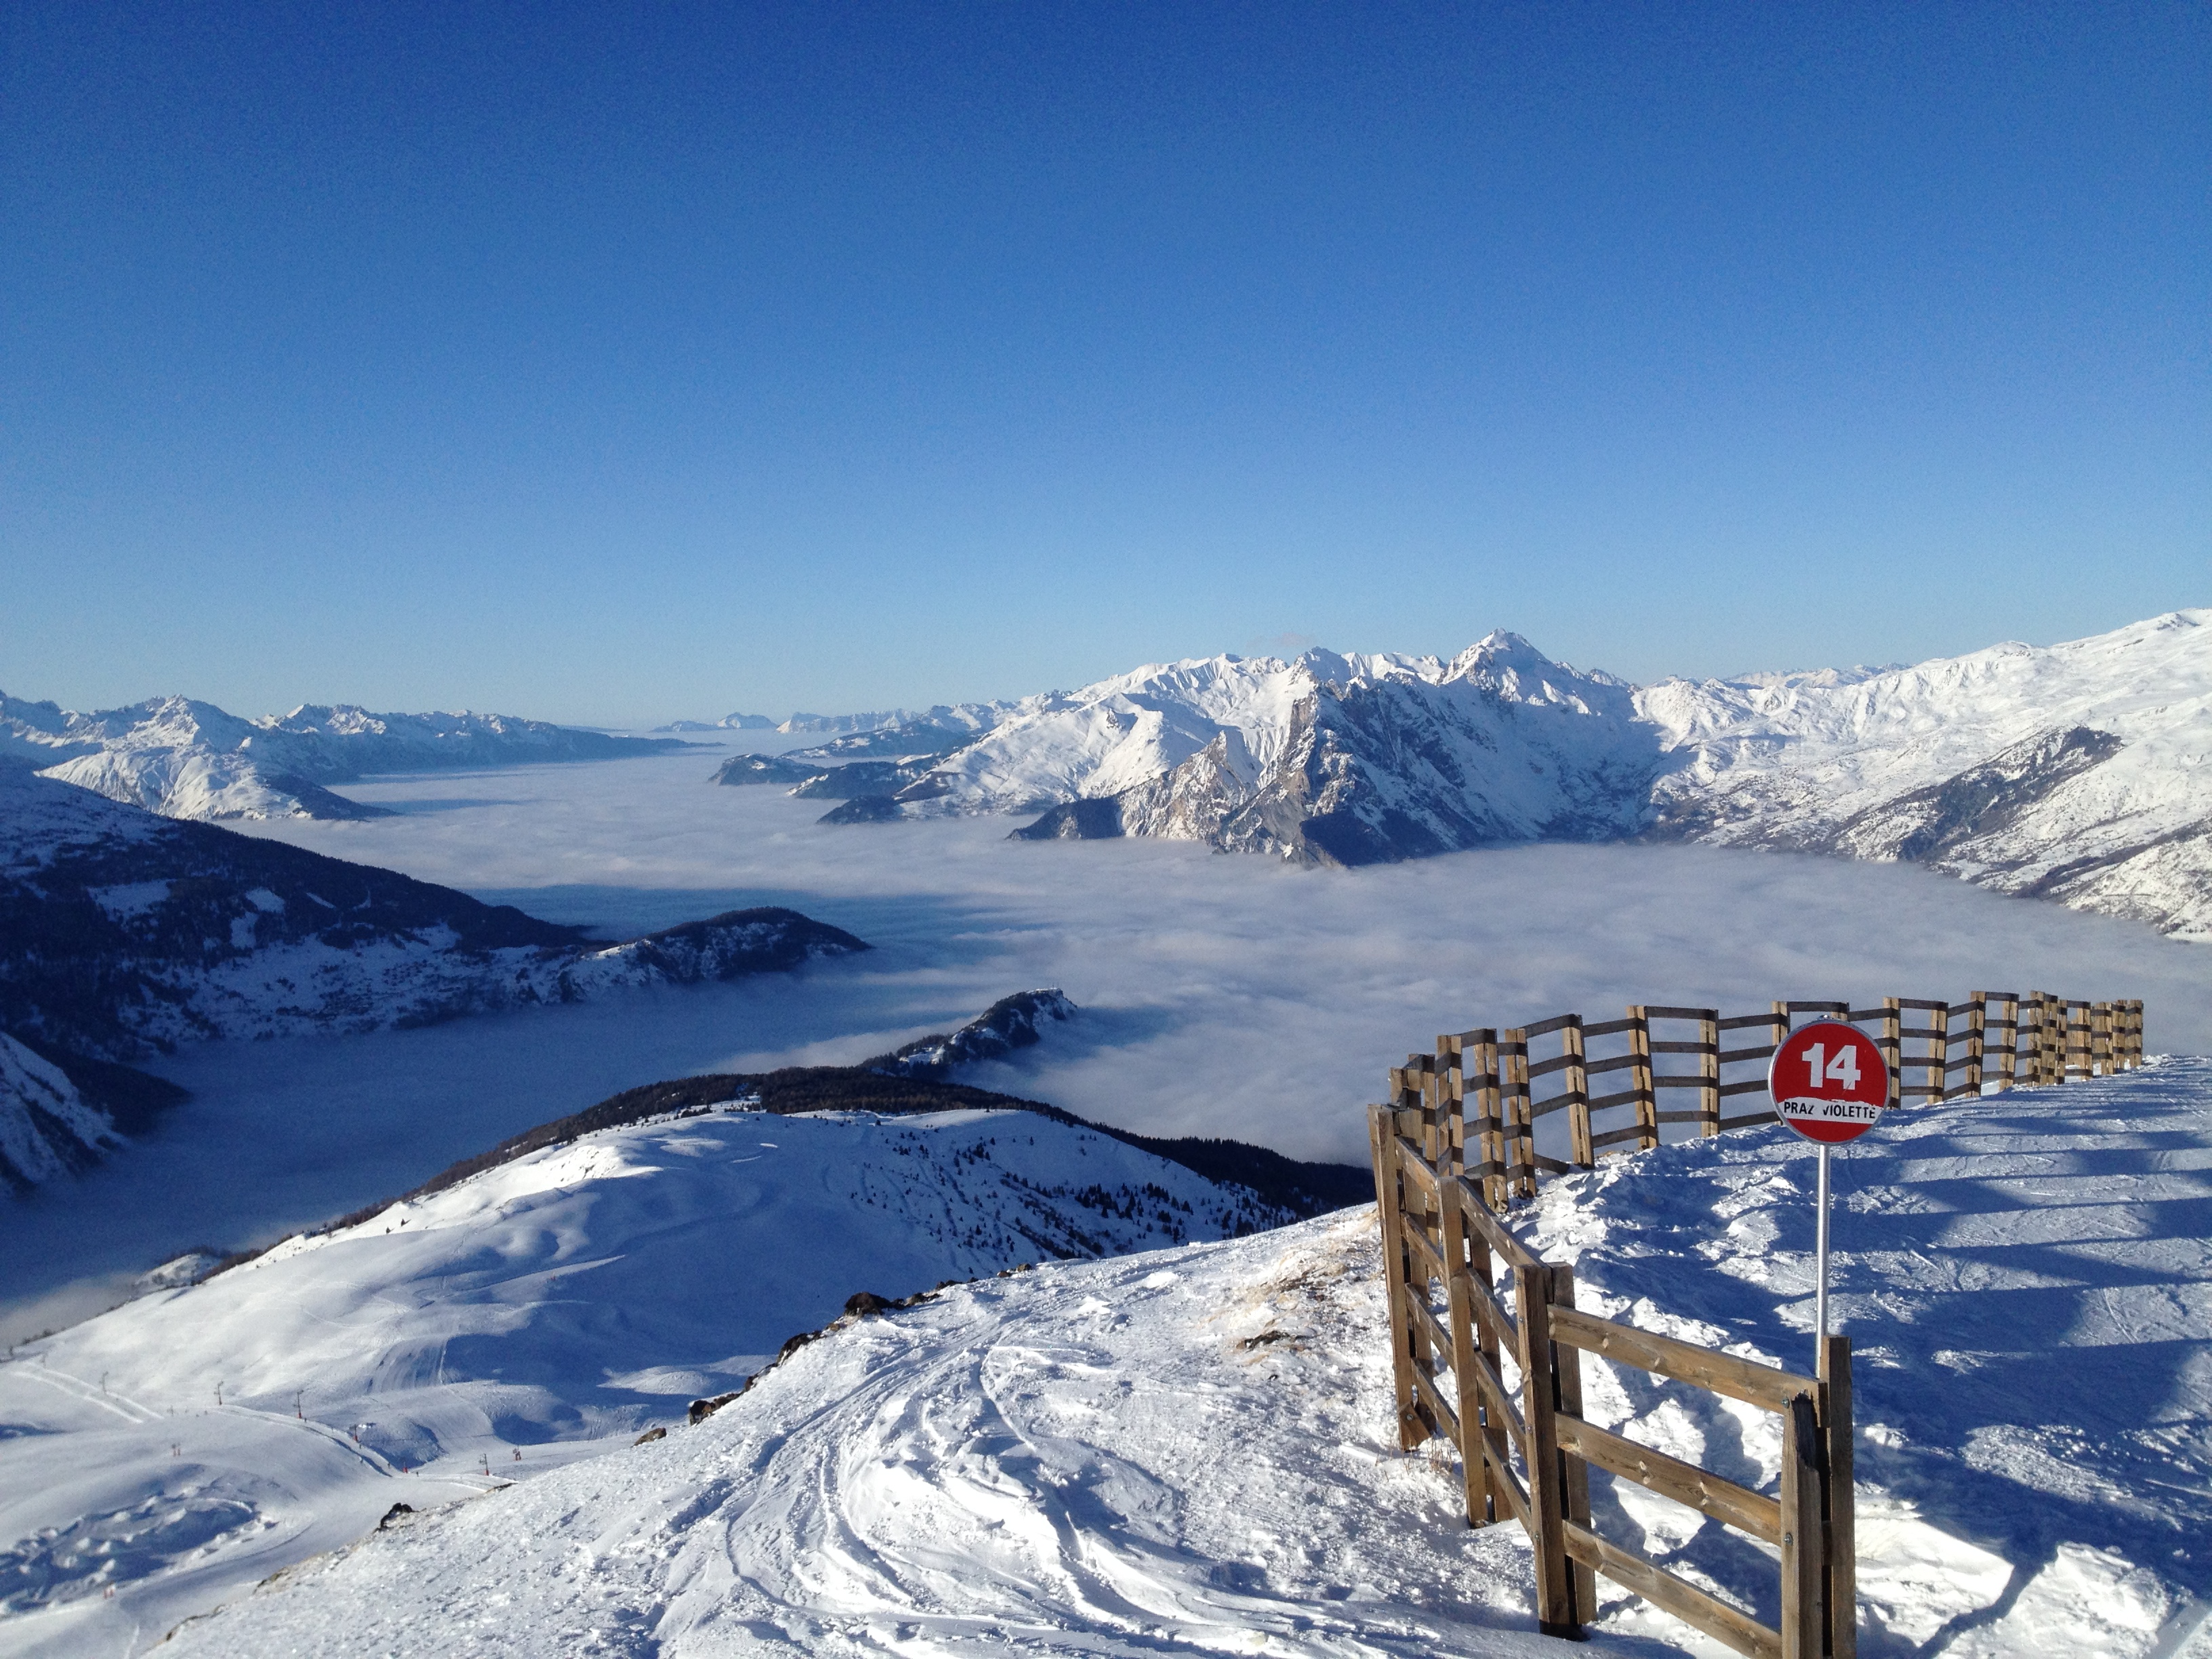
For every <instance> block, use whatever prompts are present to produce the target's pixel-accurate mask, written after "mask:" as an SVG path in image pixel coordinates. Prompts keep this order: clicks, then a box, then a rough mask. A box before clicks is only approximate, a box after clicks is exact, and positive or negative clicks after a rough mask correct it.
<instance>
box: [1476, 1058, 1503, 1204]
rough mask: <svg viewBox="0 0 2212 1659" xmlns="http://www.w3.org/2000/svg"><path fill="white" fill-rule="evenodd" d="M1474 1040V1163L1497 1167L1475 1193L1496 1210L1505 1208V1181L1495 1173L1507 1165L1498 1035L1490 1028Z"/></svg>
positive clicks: (1482, 1179)
mask: <svg viewBox="0 0 2212 1659" xmlns="http://www.w3.org/2000/svg"><path fill="white" fill-rule="evenodd" d="M1473 1036H1474V1131H1473V1136H1474V1162H1475V1164H1477V1165H1491V1166H1493V1173H1492V1174H1488V1175H1485V1176H1481V1177H1480V1179H1478V1180H1476V1181H1475V1190H1476V1191H1478V1192H1480V1193H1481V1194H1482V1195H1483V1199H1484V1201H1485V1202H1486V1204H1488V1205H1489V1206H1490V1207H1491V1208H1492V1209H1493V1210H1498V1209H1503V1208H1504V1205H1505V1178H1504V1176H1502V1175H1499V1174H1497V1173H1495V1172H1494V1170H1498V1169H1503V1168H1504V1164H1505V1121H1504V1118H1503V1117H1502V1116H1501V1115H1499V1109H1498V1033H1497V1032H1496V1031H1495V1030H1492V1029H1490V1028H1489V1027H1487V1026H1486V1027H1484V1028H1483V1029H1482V1030H1479V1031H1476V1032H1474V1033H1473Z"/></svg>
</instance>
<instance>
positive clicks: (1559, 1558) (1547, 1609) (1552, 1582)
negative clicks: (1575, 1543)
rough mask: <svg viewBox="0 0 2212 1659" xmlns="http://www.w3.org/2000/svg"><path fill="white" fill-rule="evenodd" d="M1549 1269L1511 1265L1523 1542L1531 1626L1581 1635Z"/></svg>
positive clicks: (1547, 1632)
mask: <svg viewBox="0 0 2212 1659" xmlns="http://www.w3.org/2000/svg"><path fill="white" fill-rule="evenodd" d="M1550 1279H1551V1273H1550V1271H1549V1269H1547V1268H1546V1267H1541V1266H1539V1265H1535V1264H1531V1265H1529V1266H1528V1267H1515V1268H1514V1269H1513V1287H1514V1291H1515V1302H1516V1308H1515V1313H1516V1316H1518V1322H1519V1325H1520V1328H1521V1333H1520V1334H1521V1352H1520V1354H1519V1356H1518V1357H1519V1358H1520V1361H1521V1417H1522V1422H1523V1423H1524V1424H1526V1425H1527V1427H1528V1440H1527V1442H1526V1443H1525V1444H1524V1445H1523V1447H1522V1455H1524V1456H1525V1457H1526V1458H1527V1459H1528V1541H1529V1543H1530V1545H1532V1546H1533V1547H1534V1552H1535V1557H1536V1561H1535V1566H1536V1628H1537V1629H1538V1630H1539V1631H1541V1632H1543V1633H1544V1634H1545V1635H1547V1636H1566V1637H1574V1636H1578V1635H1580V1634H1581V1628H1580V1626H1579V1625H1578V1623H1577V1620H1576V1619H1575V1596H1574V1581H1573V1579H1572V1578H1571V1577H1570V1576H1569V1574H1568V1571H1567V1565H1568V1563H1567V1533H1566V1527H1565V1513H1564V1511H1565V1492H1563V1491H1562V1489H1561V1485H1560V1480H1559V1424H1558V1420H1557V1419H1556V1417H1555V1415H1554V1412H1555V1409H1556V1408H1555V1407H1553V1403H1552V1402H1553V1400H1554V1399H1555V1398H1556V1395H1555V1394H1554V1387H1555V1383H1554V1379H1553V1374H1552V1319H1551V1308H1550V1297H1549V1296H1548V1294H1547V1292H1548V1291H1549V1290H1550V1288H1551V1286H1550V1282H1549V1281H1550Z"/></svg>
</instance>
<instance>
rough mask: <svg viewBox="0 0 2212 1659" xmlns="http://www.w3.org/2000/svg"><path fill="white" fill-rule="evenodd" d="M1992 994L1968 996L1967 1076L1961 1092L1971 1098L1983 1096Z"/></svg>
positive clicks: (1976, 993) (1981, 993) (1984, 992)
mask: <svg viewBox="0 0 2212 1659" xmlns="http://www.w3.org/2000/svg"><path fill="white" fill-rule="evenodd" d="M1989 1021H1990V994H1989V993H1988V992H1987V991H1974V992H1970V993H1969V994H1967V997H1966V1080H1965V1082H1964V1083H1963V1084H1962V1085H1960V1091H1959V1092H1960V1093H1961V1094H1962V1095H1965V1096H1966V1097H1967V1098H1968V1099H1970V1100H1979V1099H1980V1098H1981V1097H1982V1057H1983V1055H1984V1053H1985V1052H1986V1049H1987V1047H1988V1043H1989Z"/></svg>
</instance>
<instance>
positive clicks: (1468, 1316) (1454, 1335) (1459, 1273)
mask: <svg viewBox="0 0 2212 1659" xmlns="http://www.w3.org/2000/svg"><path fill="white" fill-rule="evenodd" d="M1437 1188H1438V1190H1439V1191H1440V1192H1441V1193H1442V1194H1443V1249H1444V1304H1445V1307H1446V1309H1447V1310H1448V1313H1447V1318H1448V1319H1449V1333H1448V1334H1449V1336H1450V1337H1451V1346H1452V1354H1451V1366H1452V1383H1453V1384H1454V1388H1455V1393H1456V1395H1457V1399H1456V1401H1455V1404H1456V1406H1457V1407H1458V1410H1459V1439H1460V1446H1459V1464H1460V1474H1461V1480H1462V1486H1464V1488H1465V1490H1466V1493H1467V1523H1468V1525H1469V1526H1471V1527H1480V1526H1482V1525H1484V1524H1485V1523H1486V1522H1488V1520H1489V1518H1490V1486H1489V1478H1488V1473H1487V1470H1486V1468H1485V1465H1484V1462H1483V1456H1482V1398H1481V1395H1480V1394H1479V1393H1478V1392H1477V1391H1476V1387H1475V1381H1474V1376H1475V1371H1474V1304H1473V1303H1472V1301H1471V1300H1470V1297H1471V1295H1472V1292H1473V1289H1474V1287H1473V1286H1472V1285H1470V1284H1469V1283H1468V1249H1467V1243H1468V1240H1467V1213H1466V1212H1465V1211H1463V1210H1462V1209H1461V1208H1460V1192H1461V1190H1462V1183H1461V1182H1460V1181H1459V1180H1458V1179H1457V1177H1456V1176H1454V1175H1450V1174H1447V1173H1445V1172H1443V1171H1442V1170H1439V1171H1438V1172H1437Z"/></svg>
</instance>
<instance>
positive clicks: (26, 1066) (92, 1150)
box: [0, 1032, 123, 1189]
mask: <svg viewBox="0 0 2212 1659" xmlns="http://www.w3.org/2000/svg"><path fill="white" fill-rule="evenodd" d="M122 1144H123V1137H122V1136H120V1135H118V1134H117V1133H116V1132H115V1125H114V1123H113V1122H112V1121H111V1120H110V1119H109V1117H108V1115H107V1114H106V1113H105V1112H103V1111H101V1110H100V1109H99V1108H98V1107H96V1106H94V1105H91V1104H89V1103H87V1102H86V1101H85V1099H84V1098H83V1097H82V1096H81V1095H79V1094H78V1093H77V1088H76V1085H75V1084H74V1083H72V1082H70V1080H69V1076H68V1073H64V1071H63V1070H62V1069H61V1067H59V1066H56V1065H53V1064H52V1062H50V1061H48V1060H44V1059H41V1058H40V1056H39V1055H37V1054H33V1053H32V1052H31V1051H30V1050H29V1049H28V1048H25V1047H24V1046H23V1045H22V1044H21V1043H20V1042H16V1041H15V1038H13V1037H11V1036H8V1035H7V1034H6V1033H5V1032H0V1186H7V1187H14V1188H18V1189H20V1188H26V1187H30V1186H34V1185H36V1184H37V1183H39V1182H43V1181H51V1180H52V1179H53V1178H54V1177H55V1176H58V1175H60V1174H61V1173H62V1172H63V1171H64V1170H72V1169H76V1168H79V1167H82V1165H83V1164H85V1163H87V1162H88V1159H89V1158H90V1157H91V1156H93V1155H94V1154H96V1153H98V1152H106V1151H108V1150H111V1149H112V1148H114V1147H118V1146H121V1145H122Z"/></svg>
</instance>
